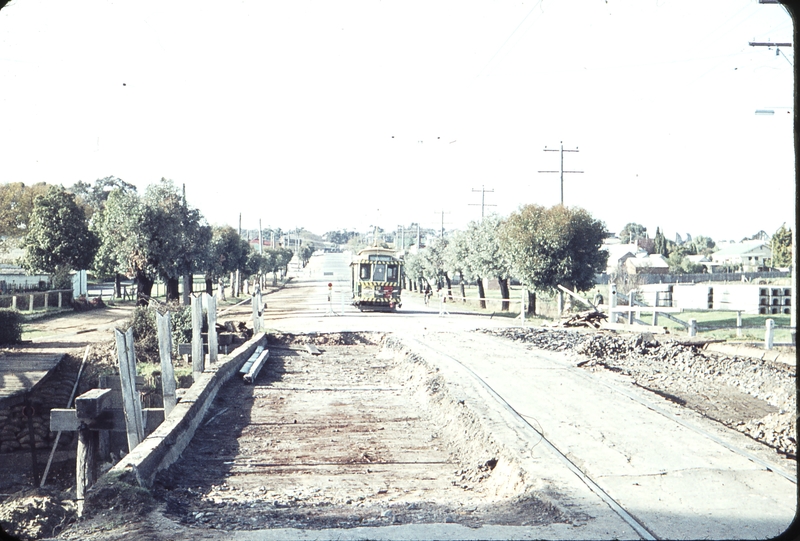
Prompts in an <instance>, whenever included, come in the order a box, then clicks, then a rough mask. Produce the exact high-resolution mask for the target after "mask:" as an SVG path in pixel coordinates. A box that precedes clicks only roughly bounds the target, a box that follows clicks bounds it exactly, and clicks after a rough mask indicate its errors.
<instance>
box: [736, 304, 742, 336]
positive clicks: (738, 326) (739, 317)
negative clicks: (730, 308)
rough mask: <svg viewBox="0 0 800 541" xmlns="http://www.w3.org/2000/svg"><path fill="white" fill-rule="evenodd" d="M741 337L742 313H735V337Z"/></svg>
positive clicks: (738, 311) (739, 311)
mask: <svg viewBox="0 0 800 541" xmlns="http://www.w3.org/2000/svg"><path fill="white" fill-rule="evenodd" d="M740 336H742V311H741V310H737V311H736V337H737V338H738V337H740Z"/></svg>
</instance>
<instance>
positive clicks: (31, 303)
mask: <svg viewBox="0 0 800 541" xmlns="http://www.w3.org/2000/svg"><path fill="white" fill-rule="evenodd" d="M28 306H29V308H28V310H29V311H31V312H33V293H31V300H30V302H29V303H28Z"/></svg>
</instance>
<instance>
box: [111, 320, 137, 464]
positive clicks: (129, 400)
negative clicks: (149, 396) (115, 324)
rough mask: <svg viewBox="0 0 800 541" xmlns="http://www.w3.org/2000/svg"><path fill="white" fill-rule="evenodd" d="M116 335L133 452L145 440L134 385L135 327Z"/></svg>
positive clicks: (125, 409)
mask: <svg viewBox="0 0 800 541" xmlns="http://www.w3.org/2000/svg"><path fill="white" fill-rule="evenodd" d="M114 334H115V335H116V339H117V357H118V358H119V364H120V370H119V373H120V377H121V381H122V406H123V410H124V412H125V425H126V433H127V437H128V451H132V450H133V449H134V448H135V447H136V446H137V445H139V443H140V442H141V441H142V440H143V439H144V429H143V427H142V415H141V401H140V400H139V395H138V393H137V392H136V388H135V383H134V382H135V378H136V355H135V353H134V352H133V327H131V328H129V329H128V331H127V332H126V333H125V334H122V333H121V332H120V331H119V330H117V329H114ZM137 405H138V407H137Z"/></svg>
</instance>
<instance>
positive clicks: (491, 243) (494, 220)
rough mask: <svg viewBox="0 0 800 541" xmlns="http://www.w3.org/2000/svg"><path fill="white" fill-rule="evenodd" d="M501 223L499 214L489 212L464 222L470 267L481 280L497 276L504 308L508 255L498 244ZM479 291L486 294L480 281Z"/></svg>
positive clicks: (508, 275) (499, 243)
mask: <svg viewBox="0 0 800 541" xmlns="http://www.w3.org/2000/svg"><path fill="white" fill-rule="evenodd" d="M502 227H503V220H502V219H501V218H500V216H498V215H497V214H490V215H489V216H486V217H485V218H484V219H483V220H481V221H480V222H471V223H470V224H469V225H468V226H467V235H468V238H469V245H470V247H471V256H470V261H469V264H470V267H471V268H472V269H474V272H475V274H476V275H477V276H480V277H481V278H482V279H484V280H489V279H496V280H497V285H498V286H500V296H501V297H502V298H503V303H502V306H501V310H503V311H507V310H508V309H509V298H510V290H509V285H508V280H509V279H510V278H511V259H510V258H509V252H508V251H507V250H506V248H505V247H504V246H503V245H502V244H501V241H502V235H501V231H502ZM479 282H480V281H479ZM478 295H480V297H481V298H485V293H484V291H483V287H481V286H480V285H479V287H478ZM482 306H483V303H482Z"/></svg>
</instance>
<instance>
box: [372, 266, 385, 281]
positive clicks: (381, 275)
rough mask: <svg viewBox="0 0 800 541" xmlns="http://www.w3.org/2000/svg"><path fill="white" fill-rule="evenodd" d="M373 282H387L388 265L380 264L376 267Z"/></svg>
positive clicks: (373, 272)
mask: <svg viewBox="0 0 800 541" xmlns="http://www.w3.org/2000/svg"><path fill="white" fill-rule="evenodd" d="M372 280H373V281H375V282H384V281H386V264H385V263H378V264H376V265H375V269H374V270H373V271H372Z"/></svg>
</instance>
